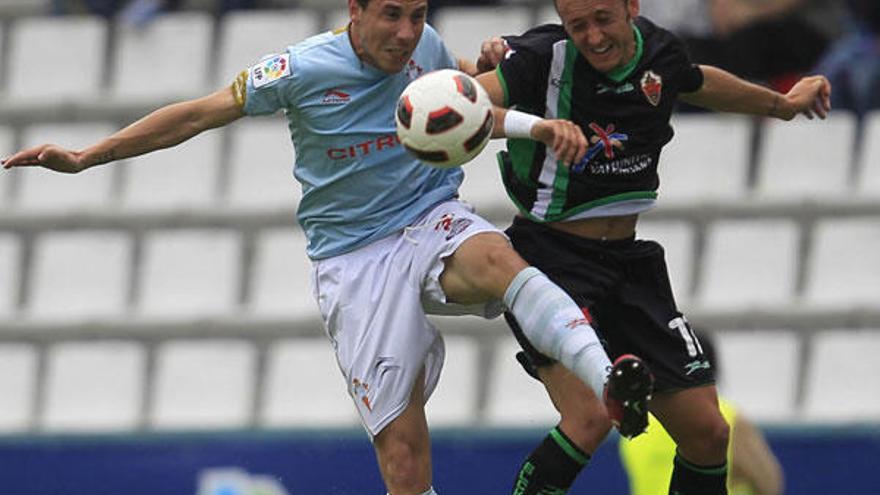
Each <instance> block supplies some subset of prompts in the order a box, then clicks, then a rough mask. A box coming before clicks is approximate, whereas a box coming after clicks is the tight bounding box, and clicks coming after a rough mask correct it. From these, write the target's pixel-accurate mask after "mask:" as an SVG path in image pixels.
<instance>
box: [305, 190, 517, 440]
mask: <svg viewBox="0 0 880 495" xmlns="http://www.w3.org/2000/svg"><path fill="white" fill-rule="evenodd" d="M483 232H496V233H498V234H500V235H504V233H503V232H501V231H500V230H498V229H497V228H496V227H495V226H493V225H492V224H490V223H489V222H487V221H486V220H484V219H482V218H481V217H479V216H477V215H476V214H474V213H473V208H472V207H470V205H467V204H466V203H462V202H460V201H455V200H453V201H448V202H445V203H441V204H440V205H438V206H436V207H434V208H433V209H432V210H430V211H429V212H428V213H427V214H426V215H424V216H422V218H420V219H419V220H418V221H416V222H415V223H414V224H413V225H411V226H409V227H407V228H406V229H405V230H404V231H402V232H400V233H397V234H394V235H391V236H388V237H386V238H384V239H381V240H379V241H376V242H374V243H372V244H370V245H368V246H364V247H362V248H359V249H357V250H355V251H352V252H349V253H345V254H342V255H339V256H335V257H333V258H328V259H322V260H317V261H315V262H314V270H313V274H312V276H313V287H314V289H315V295H316V297H317V300H318V306H319V307H320V311H321V316H322V317H323V319H324V325H325V327H326V330H327V334H328V336H329V337H330V340H331V341H332V343H333V347H334V349H335V350H336V359H337V362H338V363H339V367H340V369H341V371H342V373H343V375H344V376H345V379H346V382H347V383H348V392H349V395H351V397H352V399H353V400H354V402H355V406H356V407H357V410H358V413H359V414H360V417H361V421H362V422H363V424H364V427H365V428H366V430H367V432H368V433H369V434H370V436H371V438H372V437H374V436H375V435H376V434H378V433H379V432H380V431H382V429H383V428H384V427H385V426H387V425H388V423H390V422H391V421H392V420H393V419H394V418H396V417H397V416H398V415H400V413H401V412H403V410H404V409H405V408H406V406H407V404H408V403H409V396H410V392H411V390H412V385H413V383H414V382H415V379H416V377H417V376H418V375H419V373H420V372H421V370H422V367H424V368H425V401H427V400H428V397H429V396H430V395H431V392H433V390H434V387H435V386H436V385H437V380H438V379H439V378H440V370H441V369H442V368H443V358H444V354H445V351H444V345H443V339H442V337H441V336H440V334H439V332H438V331H437V329H436V328H435V327H434V326H433V325H432V324H431V323H430V322H429V321H428V319H427V317H426V314H447V315H449V314H476V315H480V316H484V317H486V318H495V317H496V316H498V315H499V314H501V312H502V303H501V301H491V302H488V303H486V304H480V305H474V306H463V305H459V304H452V303H448V302H446V296H445V294H444V293H443V290H442V288H441V287H440V274H441V273H442V272H443V268H444V264H443V259H444V258H446V257H448V256H450V255H452V253H454V252H455V250H456V249H458V247H459V246H460V245H461V244H462V243H463V242H464V241H465V240H467V239H468V238H470V237H472V236H474V235H476V234H480V233H483Z"/></svg>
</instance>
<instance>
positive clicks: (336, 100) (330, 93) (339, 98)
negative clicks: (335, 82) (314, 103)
mask: <svg viewBox="0 0 880 495" xmlns="http://www.w3.org/2000/svg"><path fill="white" fill-rule="evenodd" d="M350 101H351V95H350V94H348V93H346V92H345V91H342V90H341V89H339V88H331V89H328V90H327V91H325V92H324V99H322V100H321V105H344V104H346V103H348V102H350Z"/></svg>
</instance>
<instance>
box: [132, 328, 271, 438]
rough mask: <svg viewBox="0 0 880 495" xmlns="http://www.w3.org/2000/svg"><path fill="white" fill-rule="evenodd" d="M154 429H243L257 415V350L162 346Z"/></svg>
mask: <svg viewBox="0 0 880 495" xmlns="http://www.w3.org/2000/svg"><path fill="white" fill-rule="evenodd" d="M157 352H158V355H157V357H156V379H155V380H156V381H155V383H154V389H153V391H154V393H153V404H152V407H151V411H150V413H149V415H150V425H151V427H153V428H155V429H210V428H243V427H245V426H247V425H248V424H249V422H250V420H251V413H252V410H253V406H252V403H253V393H254V383H255V381H254V374H255V370H256V350H255V349H254V347H253V346H252V345H251V344H250V343H247V342H244V341H237V340H207V341H205V340H202V341H172V342H167V343H164V344H162V345H161V346H159V348H158V349H157Z"/></svg>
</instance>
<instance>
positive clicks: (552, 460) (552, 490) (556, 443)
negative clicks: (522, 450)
mask: <svg viewBox="0 0 880 495" xmlns="http://www.w3.org/2000/svg"><path fill="white" fill-rule="evenodd" d="M589 461H590V456H589V455H588V454H586V453H584V452H583V451H582V450H581V449H579V448H578V447H577V445H575V444H574V442H572V441H571V440H569V438H568V437H567V436H565V433H562V430H560V429H559V427H556V428H553V430H551V431H550V434H549V435H547V437H546V438H544V441H543V442H541V445H538V448H536V449H535V450H534V451H532V453H531V454H529V457H528V459H526V461H525V462H524V463H523V465H522V467H521V468H520V470H519V474H518V475H517V477H516V481H515V482H514V485H513V495H538V494H542V495H543V494H548V495H549V494H553V495H563V494H564V493H566V492H568V489H569V487H571V484H572V483H574V479H575V478H576V477H577V475H578V473H580V472H581V469H583V468H584V466H586V465H587V462H589Z"/></svg>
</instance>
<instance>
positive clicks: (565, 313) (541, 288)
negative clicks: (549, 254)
mask: <svg viewBox="0 0 880 495" xmlns="http://www.w3.org/2000/svg"><path fill="white" fill-rule="evenodd" d="M504 303H505V304H506V305H507V308H508V309H509V310H510V312H511V313H513V316H515V317H516V321H517V322H518V323H519V325H520V327H521V328H522V330H523V333H524V334H525V336H526V338H528V339H529V342H531V344H532V345H533V346H535V348H536V349H538V350H539V351H541V352H542V353H544V354H546V355H547V356H549V357H551V358H553V359H555V360H557V361H559V362H560V363H562V365H563V366H565V367H566V368H568V369H569V370H570V371H571V372H572V373H574V374H575V375H577V377H578V378H580V379H581V381H583V382H584V383H586V384H587V385H589V386H590V387H591V388H592V389H593V391H594V392H596V396H597V397H599V398H600V399H601V398H602V391H603V389H604V388H605V380H606V378H607V377H608V372H609V370H610V369H611V361H610V360H609V359H608V355H607V354H606V353H605V349H604V348H603V347H602V344H601V343H600V342H599V338H598V337H596V332H595V331H594V330H593V327H591V326H590V324H589V322H587V320H586V318H585V317H584V313H583V312H582V311H581V309H580V308H579V307H578V306H577V304H575V302H574V301H573V300H572V299H571V297H569V295H568V294H566V293H565V291H564V290H562V289H560V288H559V286H557V285H556V284H554V283H553V282H551V281H550V279H549V278H547V276H546V275H544V274H543V273H541V271H540V270H538V269H537V268H535V267H531V266H530V267H528V268H525V269H523V270H522V271H521V272H519V273H518V274H517V275H516V277H514V278H513V281H512V282H511V283H510V286H509V287H508V288H507V291H506V292H505V294H504Z"/></svg>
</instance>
